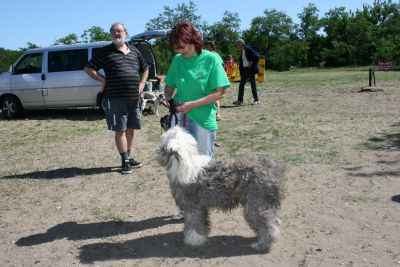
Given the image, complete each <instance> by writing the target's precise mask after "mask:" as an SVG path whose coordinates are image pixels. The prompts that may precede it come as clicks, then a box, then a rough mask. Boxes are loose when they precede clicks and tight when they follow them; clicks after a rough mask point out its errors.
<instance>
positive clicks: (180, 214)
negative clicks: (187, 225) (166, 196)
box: [171, 210, 184, 221]
mask: <svg viewBox="0 0 400 267" xmlns="http://www.w3.org/2000/svg"><path fill="white" fill-rule="evenodd" d="M183 218H184V213H183V211H181V210H180V211H178V212H177V213H175V214H174V215H172V217H171V219H172V220H174V221H179V220H182V219H183Z"/></svg>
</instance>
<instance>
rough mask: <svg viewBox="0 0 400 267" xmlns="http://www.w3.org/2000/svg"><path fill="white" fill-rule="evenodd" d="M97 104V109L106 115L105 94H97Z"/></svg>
mask: <svg viewBox="0 0 400 267" xmlns="http://www.w3.org/2000/svg"><path fill="white" fill-rule="evenodd" d="M96 104H97V107H98V108H99V109H100V111H101V112H102V113H104V110H103V93H100V92H99V93H98V94H97V99H96Z"/></svg>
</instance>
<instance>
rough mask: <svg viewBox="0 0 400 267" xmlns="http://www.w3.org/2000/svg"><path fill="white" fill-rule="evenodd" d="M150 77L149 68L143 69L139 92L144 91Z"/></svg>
mask: <svg viewBox="0 0 400 267" xmlns="http://www.w3.org/2000/svg"><path fill="white" fill-rule="evenodd" d="M148 77H149V69H147V70H145V71H143V73H142V78H141V79H140V83H139V94H140V93H142V92H143V90H144V85H145V84H146V81H147V78H148Z"/></svg>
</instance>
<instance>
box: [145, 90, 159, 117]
mask: <svg viewBox="0 0 400 267" xmlns="http://www.w3.org/2000/svg"><path fill="white" fill-rule="evenodd" d="M161 100H162V94H161V93H160V92H159V91H150V92H149V91H146V92H142V93H141V94H140V109H141V111H142V113H143V111H144V110H145V109H146V108H149V109H150V111H151V112H153V114H156V115H157V116H158V115H159V114H158V106H159V105H160V102H161Z"/></svg>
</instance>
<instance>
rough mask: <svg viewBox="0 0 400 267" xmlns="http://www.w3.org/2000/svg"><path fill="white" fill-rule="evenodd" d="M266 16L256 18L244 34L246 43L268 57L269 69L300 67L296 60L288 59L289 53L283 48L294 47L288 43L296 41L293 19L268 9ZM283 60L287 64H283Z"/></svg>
mask: <svg viewBox="0 0 400 267" xmlns="http://www.w3.org/2000/svg"><path fill="white" fill-rule="evenodd" d="M264 14H265V16H263V17H255V18H254V19H253V20H252V21H251V25H250V29H248V30H245V31H244V32H243V37H244V40H245V42H246V43H248V44H250V45H251V46H252V47H253V48H254V49H255V50H257V51H258V52H259V53H260V55H262V56H265V57H266V61H267V64H266V65H267V67H268V68H272V69H274V68H278V69H286V68H288V67H289V66H292V65H298V63H299V62H296V60H295V58H286V57H285V55H287V53H286V52H285V51H284V50H282V47H292V46H291V45H288V42H290V41H291V40H295V39H296V35H295V25H294V24H293V21H292V19H291V18H290V17H289V16H288V15H286V14H285V13H284V12H280V11H277V10H275V9H272V10H268V9H267V10H265V11H264ZM283 58H285V63H284V64H281V63H280V62H282V59H283Z"/></svg>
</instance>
